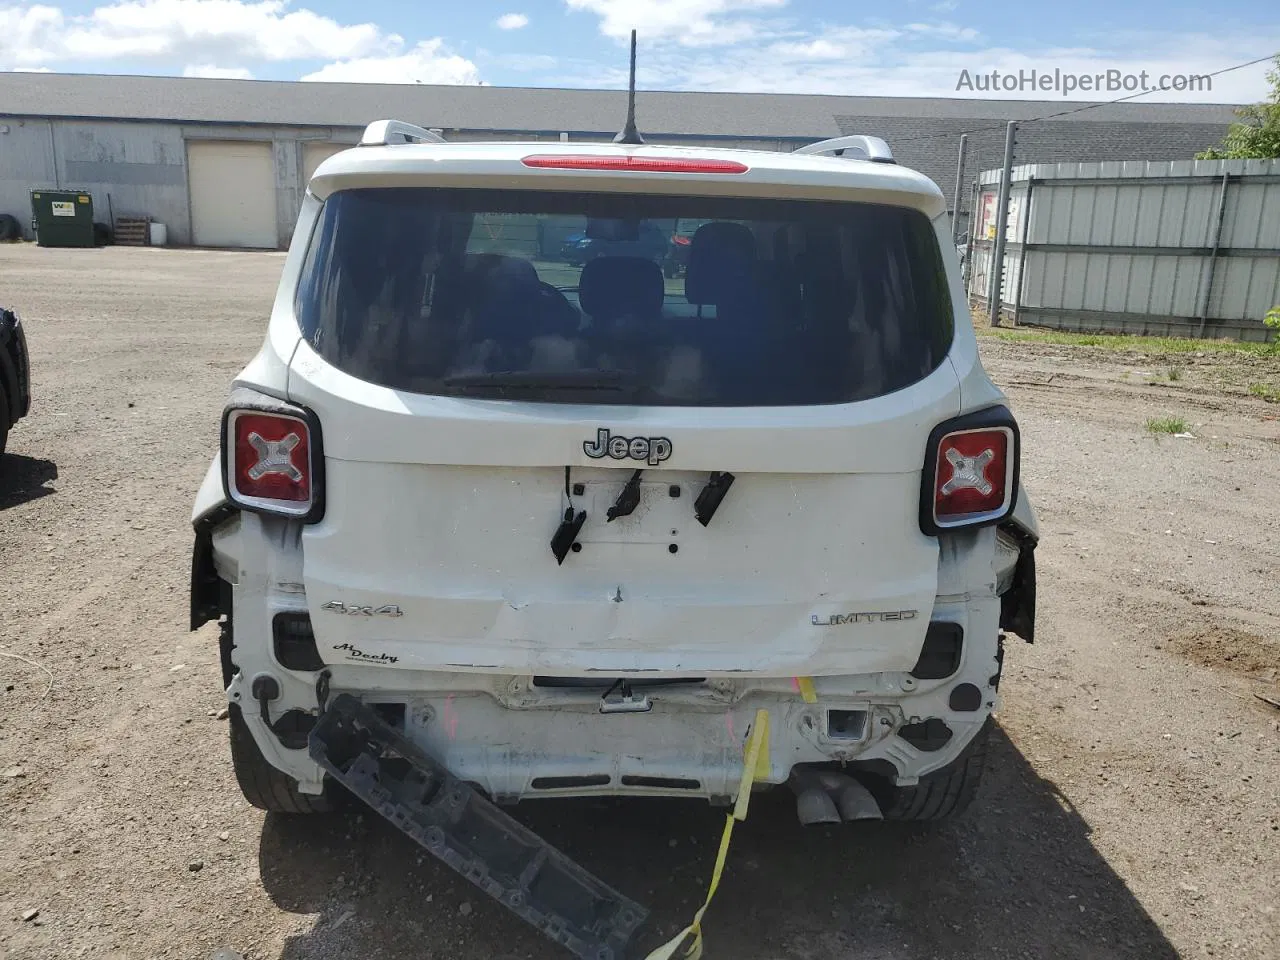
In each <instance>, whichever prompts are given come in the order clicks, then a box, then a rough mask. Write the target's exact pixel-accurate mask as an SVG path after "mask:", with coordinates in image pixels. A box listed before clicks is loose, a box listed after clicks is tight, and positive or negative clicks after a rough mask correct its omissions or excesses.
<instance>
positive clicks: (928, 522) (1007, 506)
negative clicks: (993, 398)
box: [920, 407, 1020, 536]
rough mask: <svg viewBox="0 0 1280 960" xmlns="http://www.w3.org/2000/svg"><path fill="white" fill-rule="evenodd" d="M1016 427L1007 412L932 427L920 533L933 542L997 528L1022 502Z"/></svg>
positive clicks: (994, 409)
mask: <svg viewBox="0 0 1280 960" xmlns="http://www.w3.org/2000/svg"><path fill="white" fill-rule="evenodd" d="M1019 456H1020V451H1019V438H1018V424H1017V423H1016V422H1015V421H1014V419H1013V415H1012V414H1010V413H1009V411H1008V409H1007V408H1005V407H992V408H991V409H988V410H981V411H979V412H977V413H971V414H968V415H966V416H963V417H957V418H956V419H954V420H948V421H947V422H946V423H942V424H939V425H938V426H936V427H934V429H933V432H932V433H931V434H930V435H929V445H928V448H927V449H926V451H925V465H924V472H923V474H922V477H921V479H922V483H921V490H920V529H921V530H923V531H924V532H925V533H926V534H928V535H930V536H937V535H938V534H939V533H942V532H943V531H945V530H952V529H955V528H957V527H980V526H985V525H987V524H992V523H999V522H1000V521H1002V520H1004V519H1006V518H1007V517H1008V516H1009V515H1010V514H1011V513H1013V508H1014V506H1015V503H1016V501H1017V496H1018V461H1019Z"/></svg>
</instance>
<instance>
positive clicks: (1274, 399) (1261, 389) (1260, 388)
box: [1249, 383, 1280, 403]
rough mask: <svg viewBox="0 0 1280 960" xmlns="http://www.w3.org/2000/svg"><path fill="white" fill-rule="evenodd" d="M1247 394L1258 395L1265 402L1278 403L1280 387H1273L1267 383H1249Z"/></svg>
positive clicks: (1279, 400) (1279, 401)
mask: <svg viewBox="0 0 1280 960" xmlns="http://www.w3.org/2000/svg"><path fill="white" fill-rule="evenodd" d="M1249 395H1250V396H1253V397H1260V398H1261V399H1263V400H1265V401H1267V403H1280V387H1273V386H1271V384H1269V383H1251V384H1249Z"/></svg>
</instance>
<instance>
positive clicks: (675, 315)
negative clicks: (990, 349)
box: [296, 188, 953, 406]
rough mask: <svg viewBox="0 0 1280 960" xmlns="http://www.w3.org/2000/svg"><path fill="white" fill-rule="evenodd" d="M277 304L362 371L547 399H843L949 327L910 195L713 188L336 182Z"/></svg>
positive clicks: (876, 385)
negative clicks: (848, 198) (870, 197)
mask: <svg viewBox="0 0 1280 960" xmlns="http://www.w3.org/2000/svg"><path fill="white" fill-rule="evenodd" d="M296 307H297V314H298V318H299V322H300V324H301V327H302V331H303V335H304V336H305V337H306V338H307V340H308V341H309V342H310V343H311V345H312V346H313V347H314V348H315V349H316V351H317V352H318V353H319V354H320V355H321V356H322V357H324V359H325V360H327V361H328V362H329V363H331V364H333V365H335V366H336V367H338V368H340V369H342V370H343V371H345V372H347V373H349V374H351V375H353V376H355V377H359V378H360V379H362V380H367V381H370V382H373V383H378V384H382V385H385V386H388V387H393V388H395V389H398V390H405V391H411V392H414V393H424V394H437V395H445V396H467V397H484V398H497V399H514V400H538V401H553V402H590V403H619V404H646V405H679V406H780V405H796V404H828V403H846V402H850V401H855V400H865V399H868V398H871V397H876V396H881V395H883V394H886V393H890V392H892V391H894V390H898V389H900V388H902V387H905V386H907V385H909V384H912V383H915V382H916V381H918V380H920V379H922V378H923V377H925V376H926V375H927V374H929V373H930V372H931V371H933V370H934V369H935V368H937V366H938V365H939V364H940V363H941V362H942V360H943V358H944V357H945V356H946V353H947V351H948V349H949V348H950V345H951V338H952V330H953V318H952V312H951V300H950V296H949V293H948V288H947V284H946V279H945V276H944V273H943V267H942V262H941V258H940V255H939V250H938V245H937V241H936V238H935V235H934V231H933V228H932V226H931V224H930V223H929V221H928V219H927V218H926V217H925V216H924V215H923V214H921V213H919V212H917V211H914V210H908V209H905V208H900V207H891V206H880V205H874V204H864V203H840V202H822V201H798V200H771V199H742V198H725V197H678V196H643V195H620V194H602V193H560V192H546V191H522V190H462V189H428V188H380V189H360V190H347V191H341V192H338V193H335V194H333V195H332V196H331V197H329V199H328V200H327V201H326V202H325V205H324V208H323V210H322V211H321V214H320V221H319V223H318V225H317V227H316V229H315V231H314V232H313V234H312V241H311V247H310V249H309V251H308V253H307V258H306V262H305V265H304V267H303V274H302V278H301V281H300V283H299V287H298V294H297V303H296Z"/></svg>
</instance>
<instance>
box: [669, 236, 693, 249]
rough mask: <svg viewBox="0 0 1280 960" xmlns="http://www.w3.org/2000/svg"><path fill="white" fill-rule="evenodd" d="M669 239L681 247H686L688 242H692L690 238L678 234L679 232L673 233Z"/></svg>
mask: <svg viewBox="0 0 1280 960" xmlns="http://www.w3.org/2000/svg"><path fill="white" fill-rule="evenodd" d="M671 240H672V242H673V243H675V244H676V245H677V246H681V247H687V246H689V244H691V243H693V241H692V240H690V239H689V238H688V237H685V236H682V235H680V234H678V233H677V234H675V235H674V236H673V237H672V238H671Z"/></svg>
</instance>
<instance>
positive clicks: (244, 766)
mask: <svg viewBox="0 0 1280 960" xmlns="http://www.w3.org/2000/svg"><path fill="white" fill-rule="evenodd" d="M218 645H219V647H220V648H221V653H222V669H223V673H224V675H226V674H228V673H234V668H233V667H232V665H231V649H232V647H234V646H235V644H234V642H233V641H232V634H231V624H230V623H227V622H224V623H223V624H222V635H221V637H220V638H219V644H218ZM229 668H231V669H229ZM228 682H230V678H229V677H228ZM227 721H228V733H229V735H230V740H231V767H232V769H233V770H234V771H235V774H236V783H238V784H239V785H240V792H241V793H242V794H244V798H245V799H246V800H248V801H249V802H250V803H251V804H253V805H254V806H255V807H257V808H258V809H259V810H266V811H267V812H268V813H331V812H332V811H333V809H334V806H333V802H332V800H331V799H330V797H329V795H328V793H327V792H326V793H322V794H319V795H318V796H317V795H313V794H310V793H302V792H301V791H300V790H298V781H296V780H294V779H293V778H292V777H290V776H289V775H288V774H285V773H282V772H280V771H279V770H277V769H276V768H275V767H273V766H272V765H271V764H270V763H268V762H267V758H266V757H264V756H263V755H262V751H261V750H259V749H258V743H257V741H256V740H254V739H253V734H252V733H251V732H250V730H249V725H248V724H247V723H245V721H244V715H243V714H242V713H241V712H240V704H238V703H233V704H230V705H229V706H228V708H227Z"/></svg>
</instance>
